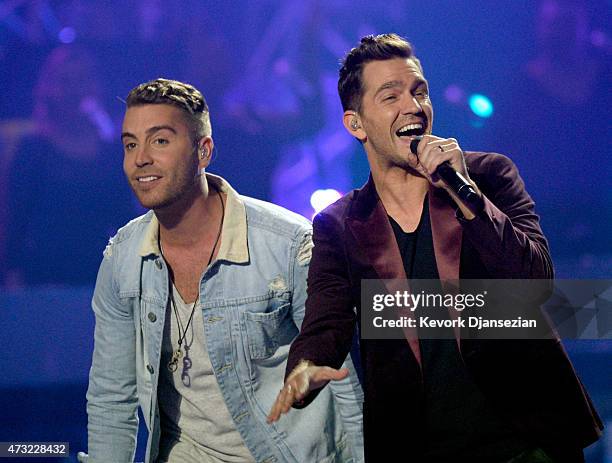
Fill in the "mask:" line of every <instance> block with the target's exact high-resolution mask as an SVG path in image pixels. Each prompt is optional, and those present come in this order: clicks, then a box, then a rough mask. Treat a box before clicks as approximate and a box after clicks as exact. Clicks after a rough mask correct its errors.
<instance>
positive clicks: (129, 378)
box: [87, 174, 363, 463]
mask: <svg viewBox="0 0 612 463" xmlns="http://www.w3.org/2000/svg"><path fill="white" fill-rule="evenodd" d="M207 179H208V181H209V183H210V184H212V185H214V186H216V188H217V189H219V190H221V191H222V192H223V193H225V195H226V213H225V216H224V224H223V232H222V243H221V248H220V250H219V253H218V257H217V260H216V261H215V262H213V263H212V264H211V265H210V266H209V268H208V269H206V271H205V272H204V274H203V275H202V278H201V280H200V295H201V300H202V313H203V319H204V331H205V339H206V347H207V349H208V353H209V356H210V360H211V363H212V365H213V368H214V371H215V375H216V378H217V382H218V384H219V387H220V389H221V393H222V394H223V397H224V399H225V404H226V406H227V408H228V410H229V412H230V415H231V416H232V418H233V420H234V422H235V424H236V427H237V429H238V431H239V433H240V435H241V436H242V438H243V440H244V442H245V445H246V446H247V447H248V448H249V450H250V452H251V453H252V454H253V456H254V458H255V459H256V460H257V461H258V462H279V463H280V462H295V463H310V462H348V461H353V456H352V455H354V456H355V457H356V458H355V459H354V461H361V460H362V459H363V435H362V408H361V407H362V401H363V395H362V391H361V388H360V386H359V384H358V381H357V377H356V375H355V374H354V368H353V367H352V364H351V363H350V359H347V366H348V367H349V369H350V370H351V375H350V376H349V378H347V379H346V380H344V381H341V382H337V383H333V384H332V385H331V386H332V387H326V388H324V389H323V390H322V391H321V394H320V395H319V396H318V397H317V399H316V400H315V402H314V403H312V404H311V405H310V406H309V407H307V408H305V409H303V410H291V411H290V412H289V413H288V414H287V415H285V416H283V417H282V418H281V419H280V420H279V421H278V422H276V423H273V424H267V423H266V416H267V413H268V412H269V410H270V408H271V407H272V403H273V401H274V399H275V398H276V396H277V394H278V391H279V390H280V388H281V387H282V385H283V376H284V370H285V365H286V360H287V354H288V351H289V344H290V343H291V341H292V340H293V339H294V338H295V336H296V335H297V334H298V331H299V328H300V326H301V323H302V319H303V317H304V301H305V298H306V274H307V270H308V263H309V261H310V252H311V248H312V240H311V228H310V224H309V223H308V221H307V220H305V219H304V218H302V217H300V216H297V215H295V214H293V213H290V212H288V211H286V210H284V209H282V208H280V207H278V206H274V205H272V204H269V203H265V202H262V201H258V200H255V199H252V198H248V197H244V196H239V195H238V194H237V193H236V192H235V191H234V190H233V189H232V188H231V186H229V184H228V183H227V182H225V181H224V180H223V179H221V178H220V177H216V176H213V175H210V174H207ZM157 233H158V226H157V219H156V218H155V215H154V214H153V213H152V212H148V213H147V214H145V215H143V216H141V217H139V218H137V219H134V220H133V221H131V222H130V223H128V224H127V225H126V226H125V227H123V228H122V229H121V230H119V232H118V233H117V235H116V236H115V237H114V238H112V239H111V241H110V242H109V245H108V246H107V248H106V250H105V251H104V258H103V260H102V264H101V266H100V270H99V273H98V278H97V281H96V288H95V292H94V296H93V301H92V306H93V310H94V312H95V316H96V328H95V342H94V353H93V361H92V367H91V371H90V375H89V389H88V391H87V413H88V434H89V443H88V447H89V448H88V451H89V462H90V463H93V462H105V463H108V462H117V463H120V462H131V461H132V460H133V458H134V452H135V447H136V434H137V427H138V415H137V407H138V406H140V407H141V410H142V414H143V416H144V419H145V422H146V425H147V428H148V430H149V439H148V442H147V452H146V461H147V462H149V461H151V462H153V461H155V459H156V457H157V452H158V447H159V438H160V422H159V407H158V403H157V386H158V378H159V369H160V368H163V366H162V365H160V357H161V345H162V334H163V327H164V319H165V313H166V306H167V301H168V297H169V292H168V291H169V278H168V268H167V265H166V263H165V262H164V260H163V258H162V257H161V255H160V253H159V249H158V246H157Z"/></svg>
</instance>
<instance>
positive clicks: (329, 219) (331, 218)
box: [313, 189, 362, 229]
mask: <svg viewBox="0 0 612 463" xmlns="http://www.w3.org/2000/svg"><path fill="white" fill-rule="evenodd" d="M361 192H362V189H355V190H352V191H350V192H348V193H347V194H345V195H344V196H342V197H341V198H340V199H338V200H337V201H335V202H334V203H332V204H330V205H329V206H327V207H326V208H325V209H323V210H322V211H321V212H319V213H318V214H317V215H315V217H314V219H313V225H314V227H315V229H316V228H321V227H333V226H343V224H344V220H345V219H346V217H347V216H348V215H349V212H350V211H351V208H352V207H353V206H354V201H355V200H356V199H357V198H358V196H359V195H360V193H361Z"/></svg>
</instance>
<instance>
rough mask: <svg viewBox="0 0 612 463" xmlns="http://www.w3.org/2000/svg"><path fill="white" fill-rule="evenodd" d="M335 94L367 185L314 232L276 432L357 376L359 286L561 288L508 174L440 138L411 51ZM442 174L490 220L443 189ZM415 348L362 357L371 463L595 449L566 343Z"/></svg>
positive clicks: (528, 207)
mask: <svg viewBox="0 0 612 463" xmlns="http://www.w3.org/2000/svg"><path fill="white" fill-rule="evenodd" d="M338 91H339V93H340V99H341V101H342V105H343V108H344V117H343V122H344V126H345V127H346V129H347V130H348V131H349V133H351V134H352V135H353V136H354V137H355V138H357V139H358V140H359V141H360V142H361V143H362V145H363V147H364V149H365V152H366V155H367V157H368V161H369V164H370V169H371V175H370V178H369V180H368V182H367V183H366V185H365V186H364V187H363V188H361V189H359V190H355V191H353V192H351V193H349V194H347V195H346V196H344V197H343V198H342V199H340V200H339V201H338V202H336V203H335V204H333V205H331V206H329V207H328V208H327V209H326V210H324V211H323V212H321V213H320V214H318V215H317V216H316V217H315V219H314V243H315V247H314V250H313V255H312V260H311V263H310V271H309V274H308V300H307V302H306V317H305V319H304V323H303V325H302V329H301V333H300V335H299V336H298V338H297V339H296V340H295V341H294V342H293V344H292V346H291V351H290V354H289V361H288V365H287V379H286V382H285V385H284V387H283V389H282V390H281V392H280V393H279V397H278V399H277V401H276V403H275V405H274V407H273V408H272V410H271V412H270V415H269V421H275V420H277V419H279V417H280V415H281V414H282V413H287V412H288V410H289V409H290V408H291V406H293V407H296V408H299V407H304V406H306V405H307V404H308V403H310V402H311V401H312V400H313V399H314V398H315V397H316V395H317V392H318V391H319V390H320V388H321V387H323V386H324V385H325V384H327V382H328V381H330V380H337V379H340V378H343V377H345V376H346V375H347V374H348V372H347V371H346V370H344V369H343V370H338V368H340V366H341V364H342V362H343V360H344V359H345V357H346V355H347V354H348V352H349V350H350V348H351V341H352V338H353V334H354V331H355V322H356V321H357V322H359V320H360V316H359V315H360V311H361V303H360V294H361V292H360V291H361V281H362V280H364V279H377V278H378V279H405V278H413V279H440V280H456V279H459V278H462V279H466V278H471V279H476V278H488V279H493V278H495V279H496V278H521V279H551V278H552V277H553V269H552V262H551V259H550V254H549V250H548V244H547V242H546V238H545V237H544V235H543V233H542V230H541V228H540V225H539V219H538V216H537V215H536V214H535V212H534V203H533V201H532V199H531V197H530V196H529V195H528V194H527V192H526V191H525V187H524V184H523V181H522V180H521V178H520V177H519V174H518V172H517V169H516V167H515V166H514V164H513V163H512V161H510V160H509V159H508V158H507V157H505V156H502V155H499V154H494V153H475V152H467V153H464V152H463V151H462V150H461V148H460V147H459V145H458V143H457V140H455V139H453V138H442V137H439V136H434V135H432V124H433V108H432V104H431V101H430V99H429V94H428V84H427V81H426V80H425V77H424V75H423V70H422V68H421V64H420V62H419V60H418V59H417V58H416V57H415V56H414V55H413V53H412V48H411V45H410V44H409V43H408V42H406V41H405V40H404V39H402V38H401V37H399V36H397V35H395V34H385V35H379V36H375V37H374V36H368V37H364V38H362V40H361V43H360V44H359V46H358V47H356V48H353V49H352V50H351V51H350V52H349V54H348V55H347V56H346V58H345V60H344V62H343V65H342V68H341V70H340V78H339V82H338ZM417 136H423V138H422V140H421V141H420V142H419V143H418V147H417V148H416V149H417V153H416V154H414V153H412V151H411V147H410V145H411V142H412V141H413V140H414V139H415V137H417ZM444 162H448V163H449V164H450V165H451V167H452V168H453V169H455V170H456V171H457V172H459V173H460V174H461V175H462V176H463V177H464V178H465V179H466V180H467V181H468V182H469V184H470V185H471V186H472V187H473V189H474V190H475V191H476V193H477V195H478V196H479V197H480V198H482V201H483V203H484V205H483V206H482V207H480V208H476V207H474V206H471V205H468V204H466V203H464V202H463V200H461V199H459V197H458V196H457V195H456V194H455V193H454V191H453V190H452V189H451V188H450V187H449V185H447V184H446V183H445V182H444V181H442V180H441V179H440V178H439V177H438V175H436V173H435V171H436V168H437V167H438V166H439V165H440V164H442V163H444ZM355 308H356V313H355V310H354V309H355ZM407 339H408V340H407ZM407 339H389V340H380V339H374V340H372V339H363V340H362V341H361V344H360V356H361V364H362V368H363V383H364V392H365V403H364V437H365V453H366V460H367V461H370V462H379V461H380V462H386V461H416V462H438V461H440V462H445V461H470V462H478V461H483V462H488V463H496V462H513V463H518V462H558V461H559V462H561V461H562V462H566V461H567V462H579V461H583V460H584V458H583V455H582V449H583V448H584V447H586V446H588V445H589V444H591V443H592V442H594V441H595V440H596V439H597V438H598V437H599V435H600V434H601V428H602V424H601V421H600V419H599V417H598V416H597V413H596V411H595V410H594V408H593V406H592V405H591V403H590V400H589V398H588V396H587V394H586V392H585V390H584V388H583V387H582V385H581V383H580V381H579V379H578V378H577V376H576V374H575V372H574V370H573V368H572V365H571V363H570V361H569V359H568V358H567V355H566V354H565V352H564V350H563V348H562V346H561V344H560V343H559V342H558V341H557V340H473V339H460V341H456V340H452V339H433V340H432V339H420V340H417V339H412V338H407Z"/></svg>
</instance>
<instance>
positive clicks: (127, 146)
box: [124, 142, 136, 151]
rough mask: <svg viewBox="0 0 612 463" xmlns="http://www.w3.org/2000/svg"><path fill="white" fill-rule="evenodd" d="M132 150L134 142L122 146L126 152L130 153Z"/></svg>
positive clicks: (134, 145) (134, 146)
mask: <svg viewBox="0 0 612 463" xmlns="http://www.w3.org/2000/svg"><path fill="white" fill-rule="evenodd" d="M134 148H136V143H134V142H130V143H126V144H125V145H124V149H125V150H126V151H132V150H133V149H134Z"/></svg>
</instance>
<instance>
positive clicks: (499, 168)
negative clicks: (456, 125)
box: [457, 153, 553, 279]
mask: <svg viewBox="0 0 612 463" xmlns="http://www.w3.org/2000/svg"><path fill="white" fill-rule="evenodd" d="M472 154H474V153H472ZM471 164H473V165H474V174H473V175H472V168H470V176H473V179H474V181H475V182H476V184H477V185H478V187H479V188H480V189H481V191H482V193H483V196H484V209H483V211H482V212H481V213H480V214H478V215H477V216H476V217H475V218H474V219H473V220H465V219H464V218H463V217H462V216H461V213H460V212H458V213H457V217H458V219H459V222H460V223H461V225H462V228H463V236H464V239H467V240H469V242H470V243H471V244H472V246H473V247H474V248H475V249H476V251H477V252H478V254H479V256H480V258H481V260H482V262H483V264H484V265H485V267H486V269H487V272H488V273H489V274H490V275H491V276H493V277H503V278H525V279H527V278H542V279H549V278H552V277H553V265H552V260H551V257H550V252H549V249H548V242H547V241H546V238H545V237H544V233H543V232H542V229H541V227H540V221H539V217H538V216H537V215H536V213H535V203H534V201H533V199H532V198H531V196H529V194H528V193H527V191H526V190H525V183H524V182H523V180H522V179H521V177H520V175H519V173H518V169H517V168H516V166H515V165H514V163H513V162H512V161H511V160H510V159H509V158H507V157H506V156H503V155H501V154H494V153H487V154H480V155H479V156H477V157H476V158H475V162H472V163H471Z"/></svg>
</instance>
